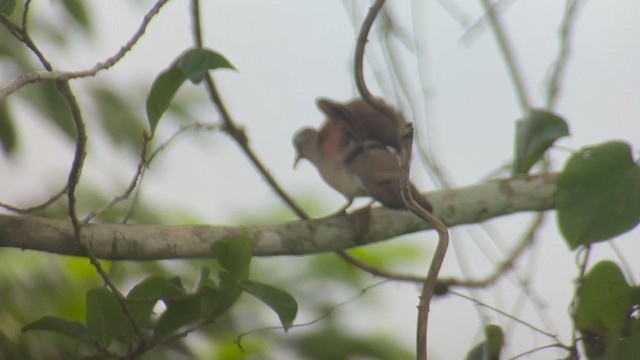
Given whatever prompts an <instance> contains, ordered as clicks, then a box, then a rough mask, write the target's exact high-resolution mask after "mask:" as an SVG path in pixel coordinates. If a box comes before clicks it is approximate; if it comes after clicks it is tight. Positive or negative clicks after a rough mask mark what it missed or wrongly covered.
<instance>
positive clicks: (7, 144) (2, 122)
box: [0, 0, 18, 155]
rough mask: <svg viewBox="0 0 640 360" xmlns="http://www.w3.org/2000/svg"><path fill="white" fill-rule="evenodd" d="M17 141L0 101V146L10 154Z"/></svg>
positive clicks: (9, 118) (10, 120)
mask: <svg viewBox="0 0 640 360" xmlns="http://www.w3.org/2000/svg"><path fill="white" fill-rule="evenodd" d="M0 1H1V0H0ZM17 142H18V141H17V138H16V129H15V127H14V125H13V118H12V116H11V112H10V111H9V109H8V103H7V101H3V102H0V147H2V150H4V152H5V153H6V154H9V155H10V154H11V153H12V152H13V151H14V150H15V149H16V145H17Z"/></svg>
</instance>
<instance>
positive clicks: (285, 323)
mask: <svg viewBox="0 0 640 360" xmlns="http://www.w3.org/2000/svg"><path fill="white" fill-rule="evenodd" d="M240 286H241V287H242V289H243V290H244V291H246V292H248V293H249V294H251V295H253V296H255V297H256V298H258V300H260V301H262V302H263V303H265V304H267V306H269V307H270V308H271V309H272V310H273V311H275V312H276V314H278V318H280V322H281V323H282V327H283V328H284V331H287V330H289V328H291V326H292V325H293V320H294V319H295V318H296V314H297V313H298V303H297V302H296V299H294V298H293V296H291V295H289V293H287V292H285V291H283V290H280V289H278V288H276V287H273V286H271V285H267V284H263V283H259V282H255V281H250V280H244V281H240Z"/></svg>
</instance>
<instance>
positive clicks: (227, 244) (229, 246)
mask: <svg viewBox="0 0 640 360" xmlns="http://www.w3.org/2000/svg"><path fill="white" fill-rule="evenodd" d="M211 251H212V252H213V257H214V258H215V259H216V260H218V263H220V266H222V268H223V269H225V270H226V271H228V272H229V273H230V274H231V275H233V276H234V277H235V278H236V279H238V280H246V279H248V278H249V265H250V263H251V257H252V256H253V245H252V244H251V241H250V240H249V239H247V238H234V239H229V240H226V241H220V242H217V243H214V244H213V245H212V246H211Z"/></svg>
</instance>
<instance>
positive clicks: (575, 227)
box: [556, 141, 640, 249]
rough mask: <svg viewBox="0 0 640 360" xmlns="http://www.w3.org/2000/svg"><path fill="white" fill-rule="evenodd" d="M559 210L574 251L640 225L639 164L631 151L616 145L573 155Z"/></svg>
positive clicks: (561, 183)
mask: <svg viewBox="0 0 640 360" xmlns="http://www.w3.org/2000/svg"><path fill="white" fill-rule="evenodd" d="M556 208H557V210H558V225H559V227H560V231H561V232H562V235H563V236H564V238H565V239H566V240H567V243H568V244H569V246H570V247H571V248H572V249H575V248H577V247H578V246H580V245H585V244H590V243H594V242H598V241H603V240H607V239H610V238H612V237H614V236H616V235H619V234H622V233H624V232H627V231H629V230H631V229H633V228H634V227H635V226H636V225H637V224H638V222H640V166H638V165H637V164H636V163H634V161H633V158H632V156H631V147H630V146H629V145H628V144H626V143H623V142H617V141H616V142H609V143H604V144H602V145H598V146H593V147H588V148H584V149H582V150H580V151H579V152H578V153H576V154H574V155H573V156H572V157H571V158H570V159H569V160H568V161H567V164H566V165H565V169H564V172H563V174H562V177H561V179H560V181H559V183H558V192H557V194H556Z"/></svg>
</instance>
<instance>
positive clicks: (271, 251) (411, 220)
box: [0, 174, 559, 260]
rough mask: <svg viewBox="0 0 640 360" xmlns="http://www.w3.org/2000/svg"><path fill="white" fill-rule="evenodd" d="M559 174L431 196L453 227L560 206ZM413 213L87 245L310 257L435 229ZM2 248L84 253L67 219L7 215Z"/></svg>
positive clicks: (126, 229)
mask: <svg viewBox="0 0 640 360" xmlns="http://www.w3.org/2000/svg"><path fill="white" fill-rule="evenodd" d="M558 179H559V174H543V175H535V176H524V177H516V178H510V179H502V180H493V181H489V182H486V183H482V184H478V185H473V186H468V187H464V188H459V189H453V190H443V191H438V192H432V193H428V194H427V197H428V198H429V201H431V203H432V204H433V205H434V208H435V214H436V216H438V217H439V218H440V219H442V220H443V221H444V222H445V223H446V224H447V226H449V227H451V226H456V225H463V224H472V223H479V222H482V221H484V220H487V219H491V218H495V217H499V216H503V215H509V214H513V213H517V212H525V211H535V212H539V211H545V210H550V209H553V208H554V206H555V203H554V195H555V192H556V187H557V181H558ZM429 229H430V227H429V225H428V224H425V222H424V221H422V220H421V219H420V218H418V217H416V216H415V215H413V214H412V213H410V212H407V211H394V210H388V209H383V208H375V209H371V211H358V212H355V213H353V214H351V215H345V216H337V217H331V218H323V219H313V220H299V221H292V222H286V223H281V224H272V225H247V226H222V225H220V226H219V225H136V224H125V225H123V224H87V225H85V226H83V227H82V229H81V232H80V237H81V242H82V243H83V244H85V246H87V247H88V248H89V249H90V250H91V251H92V252H93V254H94V255H95V256H96V257H98V258H101V259H111V260H159V259H179V258H202V257H207V256H209V254H210V247H211V245H212V244H214V243H215V242H218V241H225V240H233V239H237V238H248V239H250V240H251V241H252V242H253V245H254V254H255V255H256V256H273V255H306V254H314V253H321V252H329V251H337V250H342V249H347V248H351V247H355V246H360V245H365V244H370V243H375V242H379V241H384V240H387V239H390V238H393V237H396V236H400V235H404V234H409V233H413V232H417V231H423V230H429ZM0 247H11V248H19V249H26V250H36V251H44V252H49V253H55V254H63V255H78V256H85V253H84V251H83V249H82V248H81V247H80V246H79V245H78V243H77V242H76V241H75V238H74V233H73V227H72V225H71V223H70V222H69V221H68V220H62V219H60V220H58V219H47V218H39V217H30V216H15V215H3V214H0Z"/></svg>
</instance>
